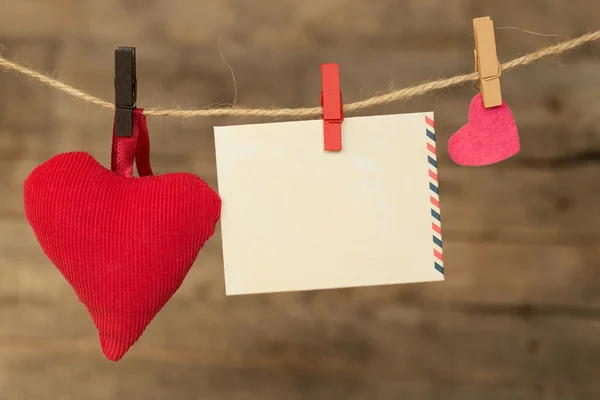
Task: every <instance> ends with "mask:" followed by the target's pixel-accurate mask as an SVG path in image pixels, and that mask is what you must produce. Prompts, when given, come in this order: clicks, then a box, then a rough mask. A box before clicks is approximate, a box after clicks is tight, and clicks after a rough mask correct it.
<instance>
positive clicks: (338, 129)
mask: <svg viewBox="0 0 600 400" xmlns="http://www.w3.org/2000/svg"><path fill="white" fill-rule="evenodd" d="M321 81H322V87H323V90H322V91H321V107H323V128H324V143H325V151H341V150H342V121H344V110H343V107H342V91H341V90H340V67H339V65H338V64H337V63H332V64H322V65H321Z"/></svg>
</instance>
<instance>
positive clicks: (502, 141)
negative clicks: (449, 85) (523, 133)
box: [448, 93, 521, 167]
mask: <svg viewBox="0 0 600 400" xmlns="http://www.w3.org/2000/svg"><path fill="white" fill-rule="evenodd" d="M468 121H469V122H467V124H466V125H465V126H463V127H462V128H460V129H459V130H458V132H456V133H455V134H454V135H452V137H451V138H450V141H449V142H448V153H449V154H450V158H451V159H452V160H453V161H454V162H455V163H457V164H459V165H464V166H467V167H481V166H483V165H491V164H496V163H499V162H500V161H504V160H506V159H507V158H510V157H512V156H514V155H515V154H517V153H518V152H519V150H520V149H521V145H520V143H519V132H518V131H517V124H516V123H515V119H514V117H513V115H512V112H511V111H510V108H508V105H506V103H505V102H502V105H500V106H498V107H494V108H485V107H484V106H483V99H482V98H481V93H478V94H477V95H476V96H475V97H473V100H471V105H470V106H469V120H468Z"/></svg>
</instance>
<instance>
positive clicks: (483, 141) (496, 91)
mask: <svg viewBox="0 0 600 400" xmlns="http://www.w3.org/2000/svg"><path fill="white" fill-rule="evenodd" d="M473 28H474V33H475V51H474V53H475V71H476V72H478V73H479V90H480V93H479V94H477V95H475V97H474V98H473V100H472V101H471V104H470V106H469V115H468V122H467V124H466V125H465V126H463V127H462V128H460V129H459V130H458V132H456V133H455V134H454V135H452V137H451V138H450V140H449V142H448V153H449V155H450V158H452V160H453V161H454V162H456V163H457V164H460V165H464V166H470V167H480V166H484V165H491V164H496V163H498V162H501V161H504V160H506V159H508V158H510V157H512V156H514V155H515V154H517V153H518V152H519V150H520V141H519V133H518V131H517V125H516V123H515V119H514V117H513V115H512V112H511V110H510V108H509V107H508V105H507V104H506V102H504V101H503V100H502V93H501V89H500V76H501V75H502V68H501V67H500V62H499V61H498V55H497V52H496V39H495V35H494V22H493V21H492V20H491V19H490V17H481V18H475V19H473Z"/></svg>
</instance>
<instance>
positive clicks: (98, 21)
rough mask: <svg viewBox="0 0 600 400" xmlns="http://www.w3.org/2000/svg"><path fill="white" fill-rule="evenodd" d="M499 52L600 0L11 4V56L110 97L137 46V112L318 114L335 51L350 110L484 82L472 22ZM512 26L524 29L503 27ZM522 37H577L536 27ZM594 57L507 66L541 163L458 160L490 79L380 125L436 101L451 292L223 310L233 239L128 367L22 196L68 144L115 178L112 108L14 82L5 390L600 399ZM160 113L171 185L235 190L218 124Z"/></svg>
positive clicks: (3, 329)
mask: <svg viewBox="0 0 600 400" xmlns="http://www.w3.org/2000/svg"><path fill="white" fill-rule="evenodd" d="M485 15H490V16H491V17H492V18H493V19H494V21H495V24H496V27H497V28H498V31H497V42H498V51H499V55H500V58H501V60H502V61H507V60H509V59H511V58H513V57H515V56H518V55H522V54H524V53H527V52H530V51H532V50H535V49H537V48H540V47H543V46H546V45H550V44H553V43H555V42H557V41H559V40H563V39H565V37H566V36H570V37H575V36H578V35H580V34H583V33H585V32H587V31H589V30H593V29H599V28H600V22H599V21H600V6H599V5H598V4H597V3H596V2H592V1H589V0H528V1H522V0H501V1H500V0H498V1H492V0H488V1H481V0H446V1H443V0H403V1H402V0H370V1H342V0H261V1H251V0H204V1H201V2H200V1H193V0H144V1H142V0H101V1H100V0H98V1H92V0H19V1H15V0H0V44H1V45H3V46H4V50H3V56H4V57H7V58H9V59H17V60H18V61H20V62H22V63H26V64H29V65H31V66H32V67H33V68H35V69H38V70H41V71H46V72H49V73H52V74H53V76H54V77H56V78H59V79H61V80H63V81H65V82H67V83H69V84H72V85H74V86H75V87H77V88H80V89H82V90H84V91H88V92H91V93H94V94H96V95H98V96H100V97H102V98H103V99H106V100H109V101H112V99H113V98H114V92H113V81H112V79H113V66H114V64H113V52H114V48H116V47H117V46H123V45H131V46H136V47H137V50H138V77H139V105H140V106H141V107H153V106H163V107H172V106H181V107H183V108H188V107H196V108H197V107H205V106H208V105H211V104H217V103H220V102H222V103H232V102H233V101H234V85H233V80H232V77H231V73H230V70H229V69H228V67H227V66H226V65H225V64H224V63H223V61H222V60H221V55H220V54H219V47H220V48H221V50H222V52H223V56H224V58H225V60H226V62H227V64H229V65H230V66H231V68H232V69H233V70H234V72H235V78H236V81H237V99H236V101H237V103H238V104H241V105H246V106H257V107H258V106H261V107H270V106H280V107H300V106H316V105H318V103H319V90H320V75H319V74H320V70H319V65H320V63H322V62H332V61H333V62H338V63H340V67H341V71H342V90H343V93H344V100H345V101H347V102H350V101H356V100H359V99H361V98H365V97H367V96H369V95H372V94H374V93H376V92H378V91H384V90H387V89H388V88H389V87H390V83H391V84H393V87H397V88H400V87H404V86H407V85H410V84H414V83H418V82H421V81H424V80H428V79H435V78H437V77H440V76H451V75H455V74H458V73H465V72H470V71H471V70H472V69H473V50H472V49H473V37H472V35H473V31H472V22H471V20H472V18H474V17H478V16H485ZM503 27H505V28H504V29H502V28H503ZM506 27H517V28H521V29H525V30H529V31H535V32H540V33H556V34H558V35H561V36H557V37H553V36H540V35H533V34H528V33H525V32H522V31H519V30H515V29H510V28H506ZM597 54H600V47H599V46H598V44H592V45H586V46H583V47H582V48H581V49H579V51H576V52H573V53H570V54H568V55H566V56H563V57H560V58H555V59H547V60H544V61H542V62H538V63H536V64H535V65H531V66H529V67H527V68H522V69H519V70H518V71H512V72H510V73H507V74H505V75H504V76H503V78H502V89H503V95H504V98H505V100H506V101H507V102H508V103H509V105H510V106H511V108H512V109H513V111H514V114H515V117H516V119H517V121H518V124H519V128H520V133H521V137H522V151H521V153H520V154H519V155H518V156H517V157H516V158H514V159H512V160H510V161H508V162H505V163H502V164H500V165H497V166H493V167H487V168H480V169H469V168H462V167H457V166H455V165H453V163H452V162H451V161H450V160H449V158H448V155H447V151H446V144H447V141H448V138H449V137H450V135H451V134H452V133H453V132H454V131H456V130H457V129H458V128H459V127H460V126H461V125H462V124H463V123H464V122H465V120H466V116H467V108H468V105H469V101H470V99H471V97H472V96H473V94H474V93H475V92H476V87H475V86H474V85H473V86H468V87H463V88H453V89H451V90H447V91H444V92H443V93H436V94H433V95H431V96H427V97H425V98H421V99H416V100H414V101H413V100H410V101H407V102H405V103H403V104H402V103H395V104H391V105H389V106H386V107H380V108H376V109H370V110H367V111H365V112H364V113H363V114H364V115H366V114H377V113H400V112H412V111H427V110H432V109H433V110H435V112H436V129H437V132H438V137H439V138H440V141H441V143H440V145H439V153H440V154H439V157H440V179H441V184H440V190H441V199H442V200H441V201H442V218H443V229H444V239H445V240H444V242H445V264H446V271H447V273H446V278H447V280H446V282H444V283H441V284H417V285H406V286H395V287H379V288H361V289H348V290H335V291H322V292H306V293H293V294H273V295H260V296H243V297H232V298H226V297H225V295H224V283H223V270H222V259H221V253H220V237H219V235H215V237H214V238H213V239H211V241H210V242H209V244H208V245H207V246H206V247H205V248H204V249H203V250H202V252H201V254H200V257H199V259H198V261H197V263H196V265H195V266H194V268H193V269H192V271H191V272H190V274H189V276H188V277H187V280H186V281H185V283H184V285H183V287H182V288H181V290H179V292H178V293H177V294H176V295H175V296H174V298H173V299H172V300H171V301H170V302H169V303H168V304H167V306H166V307H165V308H164V310H163V311H162V312H161V313H160V314H159V315H158V316H157V318H156V319H155V320H154V322H153V323H152V324H151V325H150V327H149V328H148V330H147V332H146V334H145V335H144V336H143V337H142V339H141V340H140V341H139V342H138V344H137V345H136V346H134V347H133V349H132V350H131V351H130V352H129V353H128V354H127V355H126V357H125V358H124V359H123V361H121V362H119V363H116V364H115V363H111V362H109V361H106V360H105V359H104V358H103V356H102V353H101V350H100V348H99V344H98V341H97V338H96V332H95V329H94V326H93V324H92V322H91V320H90V318H89V317H88V315H87V312H86V311H85V309H84V308H83V306H82V305H80V304H79V303H78V301H77V298H76V296H75V295H74V293H73V292H72V290H71V288H70V287H69V286H68V285H67V283H66V282H65V281H64V280H63V279H62V277H61V276H60V274H59V273H58V272H57V270H56V269H55V268H54V267H53V266H52V265H51V264H50V263H49V261H48V260H47V259H46V258H45V256H44V255H43V253H42V251H41V250H40V248H39V247H38V244H37V242H36V240H35V238H34V235H33V233H32V232H31V230H30V228H29V226H28V225H27V222H26V220H25V218H24V215H23V208H22V183H23V180H24V179H25V177H26V176H27V174H28V173H29V172H30V171H31V170H32V169H33V168H34V167H35V166H36V165H37V164H38V163H40V162H42V161H44V160H46V159H48V158H49V157H51V156H53V155H55V154H56V153H58V152H63V151H71V150H85V151H89V152H91V153H92V154H93V155H94V156H95V157H97V158H98V159H99V160H100V161H101V162H103V163H104V164H105V165H108V163H109V157H110V153H109V151H110V135H111V126H112V118H113V115H112V112H111V110H106V109H100V108H98V107H97V106H93V105H86V104H84V103H82V102H78V101H73V100H72V99H71V98H69V97H68V96H66V95H64V94H61V93H58V92H56V91H53V90H51V89H48V88H46V87H44V86H43V85H41V84H40V83H38V82H35V81H32V80H29V79H27V78H24V77H23V76H19V75H17V74H16V73H13V72H1V73H0V400H30V399H50V400H87V399H90V400H109V399H111V400H112V399H115V400H138V399H139V400H153V399H169V400H183V399H206V400H211V399H215V400H225V399H232V400H242V399H244V400H245V399H248V400H281V399H286V400H287V399H290V400H294V399H311V400H314V399H324V400H337V399H340V400H350V399H361V400H362V399H393V400H397V399H424V400H429V399H443V400H451V399H460V400H482V399H485V400H494V399H499V400H508V399H510V400H518V399H543V400H569V399H574V400H587V399H590V400H595V399H598V398H600V383H598V376H599V374H600V287H599V285H600V247H599V246H598V244H597V242H598V239H599V238H600V210H599V208H598V204H599V199H600V178H599V176H600V124H599V123H598V121H599V120H600V60H598V58H597ZM258 121H259V120H256V119H239V118H238V119H232V118H219V119H197V120H181V119H169V118H149V127H150V135H151V141H152V163H153V167H154V169H155V171H156V172H158V173H164V172H172V171H180V170H181V171H189V172H194V173H197V174H199V175H200V176H202V177H204V178H205V179H206V180H207V181H208V182H209V183H210V184H211V185H213V186H215V187H216V173H215V160H214V153H213V139H212V126H213V125H225V124H240V123H250V122H258Z"/></svg>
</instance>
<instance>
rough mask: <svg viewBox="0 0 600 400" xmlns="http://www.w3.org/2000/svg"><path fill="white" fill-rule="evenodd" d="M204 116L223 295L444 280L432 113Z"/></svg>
mask: <svg viewBox="0 0 600 400" xmlns="http://www.w3.org/2000/svg"><path fill="white" fill-rule="evenodd" d="M342 141H343V149H342V151H340V152H326V151H324V147H323V121H322V120H311V121H299V122H277V123H267V124H254V125H238V126H225V127H215V148H216V158H217V172H218V184H219V193H220V195H221V198H222V200H223V206H222V215H221V229H222V239H223V260H224V267H225V287H226V293H227V294H228V295H236V294H251V293H268V292H286V291H303V290H316V289H331V288H344V287H357V286H374V285H389V284H400V283H412V282H430V281H442V280H444V267H443V262H442V236H441V224H440V201H439V191H438V175H437V161H436V141H435V131H434V123H433V113H432V112H431V113H414V114H400V115H382V116H372V117H354V118H346V119H345V120H344V122H343V123H342Z"/></svg>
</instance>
